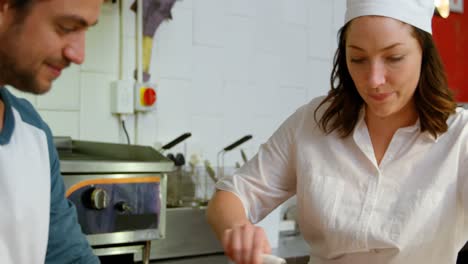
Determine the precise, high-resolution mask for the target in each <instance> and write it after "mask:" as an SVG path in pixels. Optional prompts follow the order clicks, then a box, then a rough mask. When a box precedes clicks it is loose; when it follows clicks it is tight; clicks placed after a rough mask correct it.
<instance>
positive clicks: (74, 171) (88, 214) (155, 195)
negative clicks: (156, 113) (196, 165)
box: [55, 138, 174, 263]
mask: <svg viewBox="0 0 468 264" xmlns="http://www.w3.org/2000/svg"><path fill="white" fill-rule="evenodd" d="M55 144H56V146H57V150H58V153H59V158H60V165H61V173H62V175H63V178H64V182H65V186H66V189H67V192H66V195H67V197H68V198H69V199H70V200H71V201H72V202H73V203H74V204H75V205H76V208H77V212H78V221H79V222H80V224H81V227H82V229H83V232H84V233H85V234H86V235H87V238H88V240H89V242H90V244H91V246H92V247H93V250H94V251H95V253H96V255H98V256H105V255H117V254H128V253H132V254H133V253H137V254H139V253H142V256H143V257H142V258H143V261H144V263H148V262H149V258H150V247H151V241H153V240H158V239H163V238H164V237H165V230H166V184H167V173H169V172H171V171H173V170H174V164H173V162H172V161H170V160H169V159H167V158H165V157H164V156H163V155H161V154H160V153H159V152H158V151H156V150H155V149H153V148H151V147H146V146H134V145H122V144H110V143H98V142H88V141H78V140H71V139H70V138H55Z"/></svg>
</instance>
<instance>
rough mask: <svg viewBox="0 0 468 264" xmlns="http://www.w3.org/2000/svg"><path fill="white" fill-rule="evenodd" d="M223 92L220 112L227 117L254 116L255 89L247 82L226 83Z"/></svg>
mask: <svg viewBox="0 0 468 264" xmlns="http://www.w3.org/2000/svg"><path fill="white" fill-rule="evenodd" d="M223 89H224V92H223V102H224V103H223V108H222V112H223V113H224V115H225V117H226V118H228V117H227V116H229V117H231V116H241V117H249V118H250V116H252V114H254V112H253V109H254V106H255V104H256V101H255V99H256V98H255V97H254V96H253V95H254V94H255V90H256V89H257V87H255V86H254V85H251V84H249V83H247V82H232V81H230V82H226V83H225V85H224V88H223Z"/></svg>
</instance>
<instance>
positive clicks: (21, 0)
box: [11, 0, 34, 9]
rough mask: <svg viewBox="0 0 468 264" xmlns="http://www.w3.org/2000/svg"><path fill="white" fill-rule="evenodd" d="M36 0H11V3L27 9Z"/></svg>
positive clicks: (16, 6)
mask: <svg viewBox="0 0 468 264" xmlns="http://www.w3.org/2000/svg"><path fill="white" fill-rule="evenodd" d="M33 1H34V0H11V4H12V6H13V7H14V8H17V9H25V8H27V7H28V6H30V5H31V3H32V2H33Z"/></svg>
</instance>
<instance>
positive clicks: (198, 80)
mask: <svg viewBox="0 0 468 264" xmlns="http://www.w3.org/2000/svg"><path fill="white" fill-rule="evenodd" d="M194 52H195V54H194V66H193V69H194V71H193V79H192V81H193V83H192V89H190V91H189V92H188V95H189V98H190V102H189V103H188V104H189V107H190V108H189V110H188V111H189V113H191V114H192V115H201V116H215V115H218V114H219V111H220V109H222V108H223V104H224V102H223V101H222V99H223V86H224V72H223V64H224V61H223V55H224V54H223V49H220V48H210V47H201V46H198V47H195V48H194Z"/></svg>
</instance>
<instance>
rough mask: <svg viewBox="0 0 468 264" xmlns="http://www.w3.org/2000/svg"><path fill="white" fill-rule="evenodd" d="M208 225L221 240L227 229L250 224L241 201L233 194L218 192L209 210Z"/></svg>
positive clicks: (211, 201)
mask: <svg viewBox="0 0 468 264" xmlns="http://www.w3.org/2000/svg"><path fill="white" fill-rule="evenodd" d="M207 218H208V223H209V224H210V225H211V227H212V228H213V230H214V232H215V233H216V236H217V237H218V239H219V240H222V236H223V233H224V231H225V230H226V229H230V228H232V227H234V226H241V225H244V224H246V223H250V222H249V220H248V219H247V216H246V214H245V209H244V206H243V205H242V202H241V201H240V199H239V198H238V197H237V196H236V195H235V194H233V193H231V192H228V191H222V190H218V191H217V192H216V193H215V195H214V196H213V198H212V199H211V200H210V203H209V205H208V209H207Z"/></svg>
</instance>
